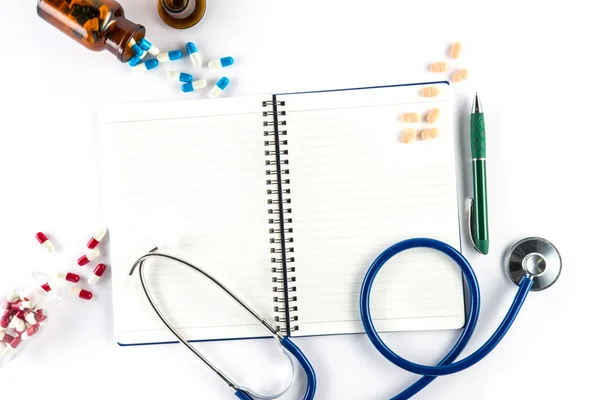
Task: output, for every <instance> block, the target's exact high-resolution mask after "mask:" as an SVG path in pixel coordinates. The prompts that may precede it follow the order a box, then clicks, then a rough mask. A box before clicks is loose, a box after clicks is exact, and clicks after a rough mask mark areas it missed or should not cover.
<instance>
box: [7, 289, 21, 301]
mask: <svg viewBox="0 0 600 400" xmlns="http://www.w3.org/2000/svg"><path fill="white" fill-rule="evenodd" d="M18 298H19V293H17V292H15V291H14V290H13V291H12V292H11V293H9V294H8V296H6V301H8V302H9V303H12V302H13V301H15V300H17V299H18Z"/></svg>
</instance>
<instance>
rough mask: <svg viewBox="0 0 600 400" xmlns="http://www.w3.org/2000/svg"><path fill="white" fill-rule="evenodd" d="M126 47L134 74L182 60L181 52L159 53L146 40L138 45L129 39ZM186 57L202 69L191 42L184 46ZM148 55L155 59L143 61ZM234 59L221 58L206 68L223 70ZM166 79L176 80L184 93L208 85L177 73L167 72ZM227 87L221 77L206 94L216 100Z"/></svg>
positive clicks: (189, 75) (185, 74)
mask: <svg viewBox="0 0 600 400" xmlns="http://www.w3.org/2000/svg"><path fill="white" fill-rule="evenodd" d="M128 46H129V47H130V48H131V50H132V51H133V53H134V54H135V56H134V57H133V58H132V59H131V60H129V65H130V66H131V67H133V70H134V71H136V72H146V71H150V70H153V69H155V68H156V67H158V65H159V64H161V63H169V62H172V61H176V60H180V59H182V58H183V53H182V51H181V50H173V51H169V52H167V53H161V52H160V50H159V49H157V48H156V46H154V45H153V44H152V43H150V42H149V41H148V40H146V39H141V40H140V41H139V43H137V42H136V41H135V40H134V39H131V41H130V42H129V44H128ZM185 48H186V51H187V53H188V56H189V57H190V59H191V60H192V64H193V65H194V67H195V68H200V67H202V58H201V57H200V53H198V48H197V47H196V45H195V44H194V43H192V42H189V43H188V44H186V46H185ZM148 53H150V54H151V55H153V56H155V57H156V58H153V59H150V60H147V61H143V59H144V58H145V57H146V55H147V54H148ZM233 63H234V59H233V57H229V56H228V57H222V58H219V59H216V60H212V61H209V62H208V68H210V69H217V68H225V67H229V66H231V65H233ZM167 78H169V79H171V80H176V81H179V82H181V83H183V85H182V86H181V90H182V91H183V92H185V93H190V92H195V91H197V90H200V89H203V88H205V87H206V86H207V85H208V82H207V81H206V79H194V77H193V76H192V75H191V74H188V73H185V72H179V71H172V70H170V71H167ZM227 86H229V78H227V77H221V78H220V79H219V80H218V81H217V82H216V83H215V85H214V86H213V88H212V89H211V90H210V92H209V93H208V96H209V97H210V98H216V97H219V96H220V95H221V93H222V92H223V91H224V90H225V88H227Z"/></svg>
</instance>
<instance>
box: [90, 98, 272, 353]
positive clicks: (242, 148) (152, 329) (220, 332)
mask: <svg viewBox="0 0 600 400" xmlns="http://www.w3.org/2000/svg"><path fill="white" fill-rule="evenodd" d="M262 100H264V97H249V98H240V99H220V100H216V101H215V100H211V101H206V100H200V101H190V102H177V103H161V104H141V105H125V106H122V107H120V108H119V109H115V110H111V111H110V112H108V113H107V115H108V119H107V120H106V121H104V123H103V129H102V136H101V137H102V142H103V143H102V145H103V149H102V150H103V151H102V153H103V169H104V171H103V174H102V175H103V178H104V179H103V190H102V192H103V194H104V196H105V198H104V199H103V205H104V208H105V213H106V219H107V222H108V226H109V227H110V249H111V261H112V263H111V267H112V279H113V291H114V294H113V295H114V317H115V336H116V339H117V341H118V342H119V343H122V344H130V343H149V342H164V341H173V336H172V335H171V333H170V332H168V331H167V330H166V329H165V328H164V326H163V325H162V323H161V322H160V321H159V319H158V317H157V316H156V315H155V314H154V312H153V311H151V308H150V305H149V304H148V302H147V300H146V298H145V297H144V295H143V292H142V290H141V286H140V283H139V277H138V275H137V274H136V275H135V276H134V277H129V276H128V272H129V269H130V268H131V265H132V263H133V262H134V261H135V260H136V259H137V258H138V257H140V256H141V255H143V254H145V253H146V252H147V251H148V250H149V249H150V248H152V247H153V246H155V245H157V244H166V245H167V250H166V252H168V253H172V254H174V255H177V256H179V257H182V258H184V259H187V260H189V261H191V262H194V263H197V265H199V266H201V267H203V268H205V269H206V270H207V271H208V272H210V273H212V274H214V275H215V276H216V277H217V279H219V280H221V281H222V282H223V283H225V284H226V285H227V286H229V287H230V288H231V289H232V290H234V291H235V293H236V294H237V295H238V296H240V297H241V298H242V299H243V300H245V301H247V302H248V303H249V304H251V305H252V307H254V308H255V309H256V310H257V311H258V312H259V313H261V314H262V315H264V316H265V317H272V316H273V301H272V283H271V278H272V274H271V265H270V254H269V235H268V224H267V218H268V216H267V205H266V186H265V155H264V144H263V140H264V138H263V137H262V131H263V127H262V123H263V118H262V111H263V110H262V107H261V103H262ZM146 275H147V276H148V282H149V288H150V291H151V292H152V293H153V294H154V295H155V298H156V300H157V303H158V305H159V306H160V308H161V309H162V310H163V312H164V314H165V315H167V316H168V318H169V319H170V321H171V323H172V324H173V325H174V326H175V327H177V328H178V329H180V330H181V332H183V334H184V335H185V337H186V338H188V339H190V340H202V339H223V338H242V337H257V336H265V331H264V330H263V329H262V328H261V326H260V325H259V324H257V323H256V322H255V320H254V319H252V318H251V317H249V316H248V315H247V314H246V313H245V311H243V310H242V309H241V308H240V307H239V306H237V305H236V304H235V303H233V302H232V301H230V299H229V298H228V297H227V296H226V295H225V294H223V293H222V292H220V291H219V290H218V289H216V288H215V287H214V286H213V285H211V284H209V283H208V281H207V280H206V279H204V278H202V277H201V276H200V275H199V274H197V273H194V272H192V271H190V270H188V269H186V268H185V267H181V266H178V265H176V264H171V263H164V262H152V264H149V265H148V267H147V268H146Z"/></svg>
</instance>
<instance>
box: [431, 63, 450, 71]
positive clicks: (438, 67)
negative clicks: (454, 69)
mask: <svg viewBox="0 0 600 400" xmlns="http://www.w3.org/2000/svg"><path fill="white" fill-rule="evenodd" d="M429 70H430V71H431V72H446V71H447V70H448V63H445V62H443V61H440V62H436V63H433V64H431V65H430V66H429Z"/></svg>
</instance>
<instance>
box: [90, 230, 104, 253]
mask: <svg viewBox="0 0 600 400" xmlns="http://www.w3.org/2000/svg"><path fill="white" fill-rule="evenodd" d="M105 235H106V228H102V229H100V230H99V231H98V232H96V233H95V234H94V236H92V238H91V239H90V241H89V242H88V244H87V247H88V249H95V248H96V247H97V246H98V245H99V244H100V242H101V241H102V239H104V236H105Z"/></svg>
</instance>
